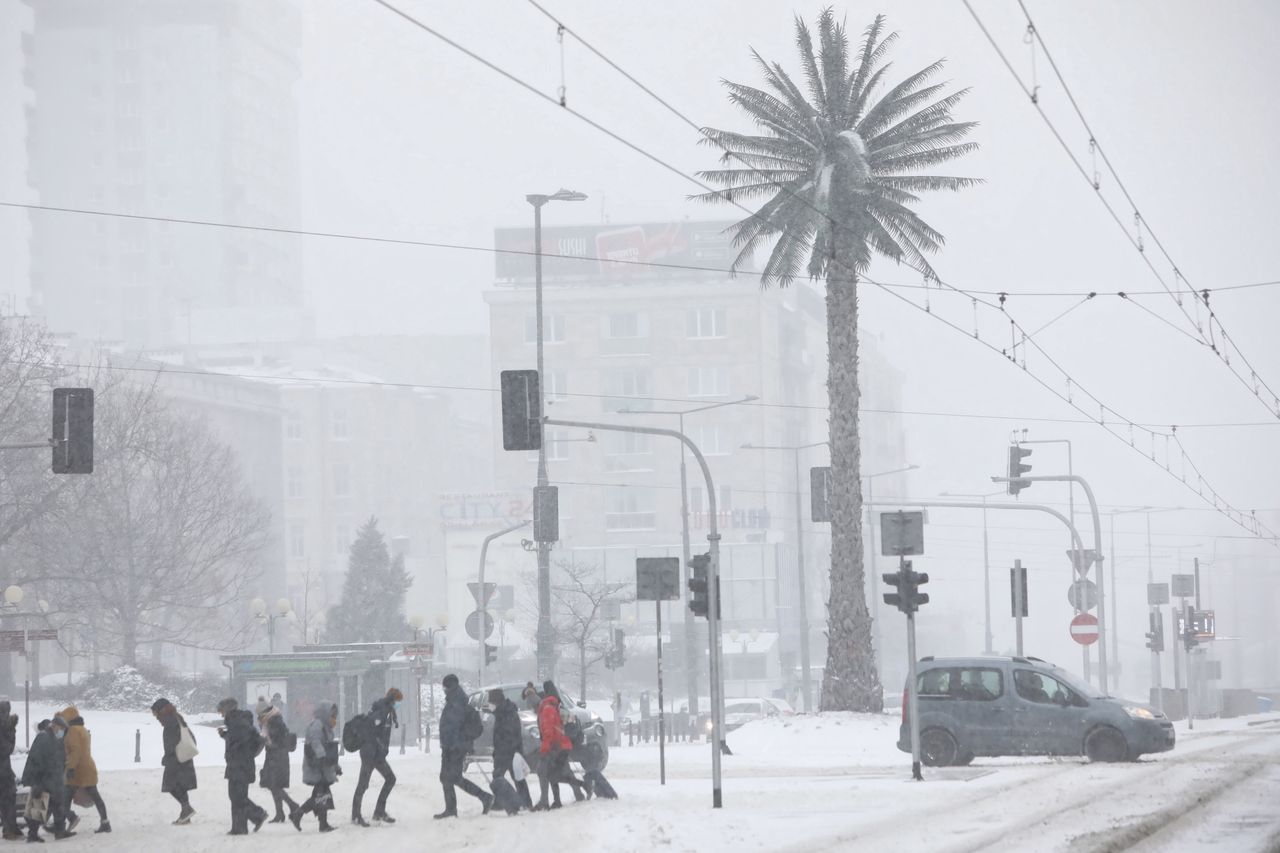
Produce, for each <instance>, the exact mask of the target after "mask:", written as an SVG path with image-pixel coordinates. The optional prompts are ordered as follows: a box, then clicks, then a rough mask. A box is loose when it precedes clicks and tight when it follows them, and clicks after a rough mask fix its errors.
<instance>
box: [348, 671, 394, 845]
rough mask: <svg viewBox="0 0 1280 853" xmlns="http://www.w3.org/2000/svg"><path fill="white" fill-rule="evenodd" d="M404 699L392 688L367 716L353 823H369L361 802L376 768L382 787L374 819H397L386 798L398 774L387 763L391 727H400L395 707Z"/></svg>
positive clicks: (361, 746)
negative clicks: (388, 806)
mask: <svg viewBox="0 0 1280 853" xmlns="http://www.w3.org/2000/svg"><path fill="white" fill-rule="evenodd" d="M403 699H404V694H403V693H401V692H400V691H399V690H398V689H397V688H395V687H392V688H391V689H390V690H388V691H387V695H385V696H383V697H382V698H381V699H375V700H374V702H373V705H372V707H370V708H369V713H368V714H366V715H365V731H364V732H363V733H362V736H361V740H360V778H359V779H358V780H356V793H355V797H354V798H353V799H352V800H351V822H352V823H354V824H355V825H356V826H368V825H369V824H368V823H366V822H365V819H364V815H362V814H361V813H360V811H361V805H360V804H361V802H362V801H363V800H364V792H365V791H367V790H368V789H369V780H370V779H371V778H373V771H375V770H377V771H378V773H379V774H381V776H382V790H381V791H379V792H378V803H377V805H375V806H374V807H373V819H374V821H375V822H382V823H395V822H396V821H395V818H393V817H391V815H389V814H387V798H388V797H390V796H391V789H392V788H394V787H395V786H396V774H395V773H394V772H393V771H392V770H391V765H390V764H388V763H387V755H388V753H390V752H391V730H392V729H394V728H399V726H400V720H399V718H398V717H397V716H396V706H397V705H399V704H400V702H401V701H402V700H403Z"/></svg>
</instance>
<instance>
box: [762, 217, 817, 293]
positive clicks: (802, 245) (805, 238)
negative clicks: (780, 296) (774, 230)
mask: <svg viewBox="0 0 1280 853" xmlns="http://www.w3.org/2000/svg"><path fill="white" fill-rule="evenodd" d="M812 242H813V223H812V220H810V221H807V222H802V223H797V224H796V225H795V226H793V227H792V228H789V229H787V231H786V233H784V234H783V235H782V236H781V237H779V238H778V242H776V243H774V244H773V251H772V252H770V253H769V260H767V261H765V264H764V268H763V269H761V271H760V283H761V286H762V287H767V286H768V283H769V282H771V281H776V282H777V283H778V285H779V286H781V287H786V286H787V285H789V284H791V282H793V281H795V280H796V277H797V276H798V275H799V271H800V268H801V265H802V264H803V262H804V255H805V254H806V253H808V251H809V247H810V246H811V245H812Z"/></svg>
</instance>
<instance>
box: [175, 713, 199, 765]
mask: <svg viewBox="0 0 1280 853" xmlns="http://www.w3.org/2000/svg"><path fill="white" fill-rule="evenodd" d="M178 726H179V731H178V743H177V745H176V746H175V747H174V748H173V754H174V756H175V757H176V758H177V759H178V761H180V762H182V763H183V764H186V763H187V762H188V761H190V760H191V759H193V758H195V757H196V756H197V755H199V754H200V750H199V749H197V748H196V736H195V735H193V734H192V733H191V729H189V728H187V724H186V723H179V724H178Z"/></svg>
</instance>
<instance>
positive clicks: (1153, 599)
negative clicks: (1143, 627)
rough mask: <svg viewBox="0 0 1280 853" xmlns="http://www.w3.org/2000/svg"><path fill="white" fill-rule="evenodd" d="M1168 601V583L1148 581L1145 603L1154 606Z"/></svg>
mask: <svg viewBox="0 0 1280 853" xmlns="http://www.w3.org/2000/svg"><path fill="white" fill-rule="evenodd" d="M1168 603H1169V585H1168V584H1167V583H1149V584H1147V604H1149V605H1151V606H1155V605H1157V604H1168Z"/></svg>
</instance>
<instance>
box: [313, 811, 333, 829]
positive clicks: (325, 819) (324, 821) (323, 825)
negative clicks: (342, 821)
mask: <svg viewBox="0 0 1280 853" xmlns="http://www.w3.org/2000/svg"><path fill="white" fill-rule="evenodd" d="M316 817H318V818H320V831H321V832H333V831H334V830H335V829H337V828H338V827H336V826H331V825H330V824H329V810H328V809H324V810H322V811H318V812H316Z"/></svg>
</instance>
